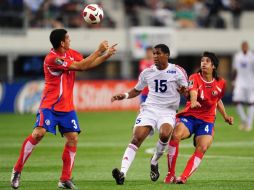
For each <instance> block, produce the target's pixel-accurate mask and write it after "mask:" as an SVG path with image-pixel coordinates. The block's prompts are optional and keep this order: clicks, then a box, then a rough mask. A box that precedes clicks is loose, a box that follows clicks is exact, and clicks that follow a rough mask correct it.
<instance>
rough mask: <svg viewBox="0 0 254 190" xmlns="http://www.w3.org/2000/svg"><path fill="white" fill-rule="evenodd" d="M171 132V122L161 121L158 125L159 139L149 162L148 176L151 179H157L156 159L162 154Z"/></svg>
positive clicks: (158, 174)
mask: <svg viewBox="0 0 254 190" xmlns="http://www.w3.org/2000/svg"><path fill="white" fill-rule="evenodd" d="M172 132H173V127H172V125H171V124H169V123H163V124H162V125H161V126H160V129H159V140H158V141H157V144H156V148H155V152H154V154H153V156H152V159H151V163H150V165H151V170H150V178H151V180H152V181H157V180H158V178H159V177H160V172H159V165H158V160H159V159H160V157H161V156H162V155H163V153H164V150H165V148H166V146H167V144H168V140H169V138H170V135H171V134H172Z"/></svg>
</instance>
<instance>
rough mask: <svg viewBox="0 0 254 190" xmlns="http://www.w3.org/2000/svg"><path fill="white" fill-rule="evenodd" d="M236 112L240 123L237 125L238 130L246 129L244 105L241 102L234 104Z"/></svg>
mask: <svg viewBox="0 0 254 190" xmlns="http://www.w3.org/2000/svg"><path fill="white" fill-rule="evenodd" d="M236 111H237V113H238V115H239V116H240V120H241V123H240V125H239V129H240V130H244V129H245V128H246V127H247V115H246V113H245V110H244V105H243V103H241V102H237V103H236Z"/></svg>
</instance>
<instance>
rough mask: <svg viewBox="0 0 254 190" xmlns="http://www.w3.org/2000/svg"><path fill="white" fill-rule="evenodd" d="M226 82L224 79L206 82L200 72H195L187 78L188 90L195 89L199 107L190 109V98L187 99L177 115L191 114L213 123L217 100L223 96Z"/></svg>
mask: <svg viewBox="0 0 254 190" xmlns="http://www.w3.org/2000/svg"><path fill="white" fill-rule="evenodd" d="M225 87H226V82H225V80H224V79H222V78H220V79H219V80H215V79H213V80H212V81H211V82H207V81H205V80H204V79H203V77H202V76H201V74H200V73H196V74H193V75H191V76H190V78H189V90H190V91H191V90H196V91H197V92H198V94H197V101H198V102H199V103H200V104H201V107H200V108H194V109H192V108H191V107H190V106H191V102H190V100H188V101H187V103H186V105H185V108H184V110H183V111H182V112H180V113H178V114H177V116H193V117H195V118H198V119H201V120H203V121H206V122H210V123H214V121H215V115H216V108H217V102H218V101H219V100H220V99H221V98H222V97H223V95H224V92H225Z"/></svg>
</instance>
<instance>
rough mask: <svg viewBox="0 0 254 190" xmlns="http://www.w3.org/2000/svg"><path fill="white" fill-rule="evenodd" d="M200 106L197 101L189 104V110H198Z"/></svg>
mask: <svg viewBox="0 0 254 190" xmlns="http://www.w3.org/2000/svg"><path fill="white" fill-rule="evenodd" d="M200 107H201V104H200V103H199V102H198V101H192V102H191V108H200Z"/></svg>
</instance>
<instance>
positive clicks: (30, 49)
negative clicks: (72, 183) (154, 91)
mask: <svg viewBox="0 0 254 190" xmlns="http://www.w3.org/2000/svg"><path fill="white" fill-rule="evenodd" d="M231 2H235V1H234V0H232V1H231V0H204V1H198V0H179V1H176V0H118V1H114V0H105V1H103V0H102V1H96V0H94V1H90V0H89V1H88V0H87V1H81V0H36V1H33V0H1V1H0V112H1V113H0V130H1V132H0V149H1V151H0V189H8V186H9V185H8V180H9V177H10V171H11V167H12V165H13V164H14V162H15V159H16V157H17V156H18V151H19V148H20V145H21V143H22V140H23V139H24V138H25V137H26V135H27V134H29V133H30V132H31V126H32V125H33V122H34V121H35V117H34V115H33V114H31V113H34V112H36V110H37V108H38V104H39V101H40V94H41V90H42V88H43V69H42V67H43V58H44V56H45V54H47V52H48V51H49V49H50V48H51V46H50V43H49V40H48V36H49V33H50V31H51V30H52V28H54V27H65V28H67V29H68V31H69V33H70V36H71V47H72V48H73V49H76V50H78V51H80V52H82V53H83V54H84V56H86V55H88V54H89V53H91V51H93V50H94V49H95V48H96V47H97V45H98V43H99V42H100V41H101V40H104V39H107V40H109V43H110V44H113V43H118V53H117V55H116V56H114V57H113V58H111V59H110V60H109V61H107V63H105V64H102V65H101V66H99V67H98V68H95V69H93V70H90V71H86V72H82V73H81V72H80V73H78V75H77V79H78V80H77V82H76V84H75V105H76V107H77V110H78V111H79V118H80V124H81V126H83V128H84V131H85V132H84V133H82V134H81V137H80V149H79V150H78V155H77V161H76V168H75V170H74V177H75V178H76V180H77V184H78V185H79V186H80V187H84V188H87V187H88V189H114V188H115V189H118V187H115V186H114V181H113V180H112V178H111V176H110V175H111V173H110V172H111V169H112V168H113V167H115V166H119V164H120V159H121V156H122V153H123V151H124V148H125V146H126V144H127V143H128V141H129V138H130V133H131V126H132V125H133V121H134V118H135V116H136V111H137V110H138V103H139V100H138V98H136V99H133V100H126V101H122V102H121V103H118V104H111V103H110V97H111V95H112V94H114V93H117V92H125V91H127V90H128V89H130V88H131V87H132V86H133V85H134V83H135V81H136V80H137V76H138V62H139V60H140V59H141V58H143V56H144V48H145V47H147V46H148V45H155V44H157V43H165V44H167V45H169V47H170V50H171V53H172V57H171V60H170V61H171V62H173V63H175V64H179V65H181V66H182V67H183V68H185V69H186V71H187V73H188V74H191V73H193V72H195V71H196V70H197V68H198V65H199V59H200V55H201V54H202V52H203V51H204V50H209V51H214V52H215V53H216V54H217V55H218V56H219V58H220V66H219V73H220V75H221V76H223V77H224V78H225V79H226V80H227V82H228V83H227V84H228V86H227V93H226V96H225V98H224V99H223V101H224V102H225V103H226V104H227V109H228V110H229V112H230V113H231V114H232V115H234V117H235V125H234V126H233V127H232V128H230V127H228V126H226V125H225V124H224V123H223V121H222V119H221V117H218V120H217V122H216V126H217V132H216V139H215V143H214V147H212V148H211V150H210V151H209V152H208V154H207V159H205V160H204V163H202V165H201V167H200V171H198V172H197V174H195V175H194V176H193V177H192V178H191V180H190V182H189V184H187V186H188V189H202V188H203V187H202V185H201V184H205V185H206V189H253V187H254V181H253V179H254V173H253V169H254V159H253V157H254V136H253V131H252V132H250V133H247V132H242V131H238V128H237V125H238V124H239V120H238V116H237V115H236V112H235V110H234V107H233V105H232V101H231V96H232V84H231V81H232V57H233V54H234V53H235V52H236V51H238V50H240V44H241V42H242V41H243V40H247V41H248V42H249V45H250V49H251V50H252V51H253V49H254V35H253V33H254V22H253V20H254V11H253V10H254V2H253V1H252V0H242V1H236V3H239V7H238V8H235V7H234V6H233V7H232V6H231V5H232V4H231ZM86 3H99V4H101V6H102V7H103V9H104V13H105V18H104V20H103V22H102V23H101V24H100V25H92V26H89V25H86V24H85V23H84V21H83V19H82V16H81V12H82V9H83V7H84V4H86ZM246 82H251V81H246ZM118 110H122V112H119V111H118ZM130 110H132V111H130ZM83 111H85V113H83ZM91 111H92V112H91ZM105 111H107V112H105ZM116 111H117V112H116ZM20 113H22V114H20ZM98 118H99V119H98ZM58 136H59V135H58ZM46 138H48V139H47V140H44V141H43V142H42V143H41V145H39V147H38V149H37V150H35V153H34V155H33V156H32V157H31V158H30V160H29V161H28V164H27V166H26V168H25V170H24V174H22V187H21V189H29V190H30V189H48V188H47V187H48V186H52V187H55V183H56V181H57V176H58V174H59V172H57V171H60V166H61V159H60V155H61V150H62V143H63V142H62V141H60V140H59V137H58V138H55V137H54V136H51V135H49V136H48V137H46ZM156 138H157V137H156V136H155V137H154V138H151V139H148V141H147V142H146V143H145V144H144V147H143V148H141V150H140V153H139V154H138V155H137V158H136V160H135V163H134V165H133V166H132V168H131V170H130V172H129V176H128V179H127V184H126V186H125V187H124V188H125V189H158V188H162V189H166V188H168V187H167V186H166V185H164V184H163V183H162V178H163V177H164V174H166V161H165V158H163V159H162V161H161V163H162V164H161V165H162V166H161V167H162V168H161V170H162V176H161V178H160V179H159V182H158V184H159V186H156V184H153V183H151V182H150V181H149V176H148V172H149V164H148V163H149V159H150V155H147V153H146V151H147V150H150V148H152V147H153V146H154V145H155V141H156ZM59 141H60V142H59ZM104 141H105V143H104ZM191 143H192V142H191V140H189V141H187V142H184V143H183V152H181V155H180V159H179V161H178V163H179V168H180V169H182V168H183V167H184V163H185V162H186V159H187V158H188V156H186V155H188V154H190V153H191V152H192V150H193V149H192V146H191ZM52 145H54V146H52ZM148 152H149V151H148ZM45 155H50V156H45ZM105 155H106V156H105ZM38 162H39V163H42V164H38ZM144 163H146V164H144ZM179 171H180V170H179ZM178 173H179V172H178ZM36 175H39V176H40V177H36ZM38 184H39V186H38ZM170 188H171V187H170ZM172 188H173V189H181V188H184V187H177V186H173V187H172ZM81 189H82V188H81Z"/></svg>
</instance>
